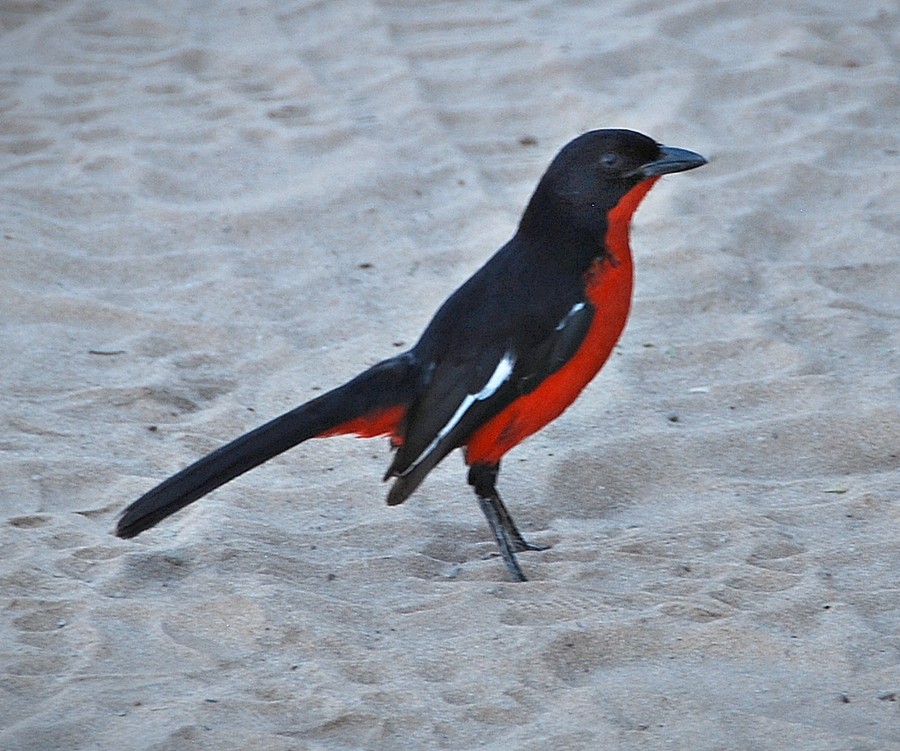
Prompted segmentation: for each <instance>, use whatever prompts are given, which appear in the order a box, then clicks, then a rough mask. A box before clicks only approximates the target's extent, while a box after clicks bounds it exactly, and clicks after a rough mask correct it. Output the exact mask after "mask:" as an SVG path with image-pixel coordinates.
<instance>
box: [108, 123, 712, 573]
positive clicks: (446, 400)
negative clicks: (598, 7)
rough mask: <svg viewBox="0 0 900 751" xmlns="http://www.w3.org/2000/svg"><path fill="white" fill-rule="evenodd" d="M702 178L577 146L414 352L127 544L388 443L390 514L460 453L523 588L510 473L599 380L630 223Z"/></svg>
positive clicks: (676, 156) (221, 475)
mask: <svg viewBox="0 0 900 751" xmlns="http://www.w3.org/2000/svg"><path fill="white" fill-rule="evenodd" d="M706 163H707V160H706V159H705V158H704V157H702V156H700V154H697V153H696V152H693V151H689V150H687V149H682V148H675V147H670V146H664V145H661V144H659V143H657V142H656V141H655V140H653V139H652V138H650V137H648V136H646V135H643V134H641V133H638V132H636V131H633V130H625V129H610V128H606V129H598V130H591V131H588V132H586V133H584V134H582V135H580V136H578V137H577V138H575V139H574V140H572V141H570V142H569V143H567V144H566V145H565V146H564V147H563V148H562V149H561V150H560V151H559V153H558V154H557V155H556V157H554V159H553V160H552V162H551V163H550V165H549V167H548V168H547V170H546V172H545V173H544V175H543V176H542V177H541V179H540V181H539V182H538V184H537V187H536V188H535V190H534V193H533V194H532V196H531V198H530V200H529V201H528V203H527V205H526V208H525V211H524V212H523V214H522V217H521V219H520V221H519V224H518V227H517V229H516V231H515V232H514V234H513V236H512V238H511V239H510V240H509V241H508V242H507V243H506V244H504V245H503V246H502V247H501V248H500V249H499V250H498V251H497V252H496V253H495V254H494V255H493V256H491V257H490V258H489V259H488V260H487V262H485V263H484V265H483V266H482V267H481V268H480V269H479V270H478V271H476V272H475V273H474V274H473V275H472V276H471V277H470V278H469V279H468V280H467V281H466V282H464V283H463V284H462V286H460V287H459V288H458V289H457V290H456V291H455V292H454V293H453V294H452V295H451V296H450V297H449V298H448V299H447V300H446V301H445V302H444V303H443V305H441V307H440V308H439V309H438V311H437V312H436V313H435V315H434V317H433V318H432V319H431V322H430V323H429V324H428V325H427V326H426V328H425V330H424V332H423V333H422V335H421V337H420V338H419V340H418V341H417V342H416V344H415V345H414V346H413V347H412V348H410V349H408V350H407V351H405V352H402V353H400V354H397V355H395V356H393V357H390V358H388V359H386V360H383V361H381V362H379V363H377V364H375V365H373V366H372V367H370V368H368V369H366V370H364V371H363V372H361V373H360V374H359V375H357V376H356V377H355V378H353V379H351V380H350V381H348V382H346V383H344V384H343V385H341V386H338V387H336V388H334V389H332V390H330V391H328V392H326V393H324V394H322V395H320V396H318V397H317V398H314V399H312V400H310V401H308V402H306V403H305V404H302V405H300V406H299V407H296V408H294V409H292V410H291V411H289V412H286V413H285V414H283V415H281V416H279V417H276V418H274V419H272V420H271V421H269V422H267V423H265V424H264V425H262V426H261V427H258V428H256V429H255V430H252V431H250V432H248V433H246V434H244V435H242V436H240V437H239V438H236V439H235V440H233V441H231V442H230V443H228V444H226V445H224V446H222V447H221V448H219V449H217V450H215V451H213V452H212V453H210V454H208V455H207V456H205V457H203V458H201V459H199V460H198V461H196V462H194V463H193V464H191V465H190V466H188V467H186V468H185V469H183V470H181V471H180V472H178V473H177V474H175V475H173V476H171V477H169V478H168V479H167V480H164V481H163V482H162V483H160V484H159V485H157V486H156V487H154V488H152V489H151V490H149V491H148V492H147V493H145V494H144V495H142V496H141V497H140V498H138V499H137V500H136V501H134V502H133V503H132V504H131V505H129V506H128V507H127V508H126V509H125V510H124V511H123V512H122V514H121V516H120V518H119V520H118V523H117V526H116V529H115V534H116V535H117V536H118V537H121V538H132V537H135V536H136V535H138V534H140V533H141V532H143V531H145V530H147V529H149V528H151V527H153V526H154V525H156V524H157V523H158V522H160V521H161V520H163V519H165V518H166V517H168V516H170V515H171V514H174V513H175V512H177V511H179V510H180V509H182V508H184V507H185V506H187V505H188V504H190V503H192V502H194V501H196V500H197V499H199V498H201V497H203V496H205V495H206V494H208V493H210V492H211V491H213V490H215V489H216V488H218V487H220V486H222V485H224V484H225V483H227V482H229V481H231V480H233V479H234V478H236V477H238V476H239V475H242V474H243V473H245V472H247V471H248V470H251V469H253V468H254V467H256V466H258V465H260V464H262V463H263V462H266V461H268V460H269V459H271V458H272V457H274V456H277V455H278V454H281V453H282V452H284V451H287V450H288V449H290V448H293V447H294V446H296V445H298V444H300V443H302V442H304V441H306V440H309V439H311V438H325V437H329V436H335V435H356V436H359V437H364V438H374V437H388V438H389V439H390V448H391V450H392V451H393V457H392V460H391V462H390V465H389V466H388V468H387V472H386V473H385V475H384V478H383V479H384V480H392V481H393V484H392V485H391V487H390V490H389V492H388V494H387V503H388V505H391V506H394V505H397V504H400V503H403V502H404V501H405V500H406V499H407V498H409V496H410V495H411V494H412V493H413V492H414V491H415V490H416V489H417V488H418V487H419V485H420V483H421V482H422V481H423V480H424V479H425V477H426V475H427V474H428V473H429V472H430V471H431V470H432V469H433V468H434V467H435V466H436V465H437V464H438V463H439V462H440V461H441V460H442V459H444V457H446V456H447V455H448V454H450V453H451V452H452V451H454V450H455V449H461V450H462V453H463V457H464V460H465V463H466V465H467V467H468V474H467V481H468V484H469V485H470V486H471V487H472V489H473V490H474V492H475V496H476V498H477V500H478V503H479V506H480V508H481V511H482V512H483V514H484V516H485V518H486V520H487V523H488V526H489V527H490V531H491V533H492V535H493V537H494V539H495V541H496V543H497V547H498V549H499V552H500V555H501V556H502V559H503V561H504V563H505V565H506V568H507V570H508V574H509V576H510V578H511V579H512V580H513V581H526V580H527V578H526V576H525V574H524V572H523V570H522V568H521V566H520V564H519V561H518V559H517V557H516V554H517V553H521V552H524V551H530V550H544V549H546V546H543V545H538V544H535V543H531V542H528V541H526V540H525V538H524V537H523V536H522V533H521V532H520V531H519V529H518V527H517V526H516V524H515V522H514V521H513V518H512V515H511V514H510V512H509V510H508V509H507V507H506V505H505V504H504V502H503V500H502V499H501V497H500V494H499V493H498V491H497V487H496V486H497V479H498V475H499V471H500V463H501V460H502V458H503V457H504V456H505V455H506V454H507V452H509V451H510V450H511V449H512V448H513V447H515V446H516V445H518V444H519V443H520V442H521V441H523V440H524V439H525V438H527V437H528V436H530V435H532V434H533V433H535V432H537V431H538V430H540V429H541V428H543V427H544V426H545V425H547V423H549V422H551V421H552V420H554V419H556V418H557V417H558V416H559V415H560V414H562V412H563V411H564V410H565V409H566V408H567V407H569V405H570V404H572V402H574V401H575V399H576V398H577V397H578V395H579V394H580V393H581V391H582V390H583V389H584V387H585V386H587V384H588V383H589V382H590V381H591V380H592V379H593V378H594V376H595V375H596V374H597V373H598V372H599V371H600V369H601V367H602V366H603V364H604V363H605V362H606V360H607V359H608V358H609V356H610V354H611V352H612V350H613V347H614V345H615V344H616V342H617V340H618V339H619V336H620V335H621V333H622V330H623V329H624V327H625V322H626V320H627V318H628V313H629V309H630V306H631V297H632V287H633V260H632V253H631V248H630V245H629V231H630V225H631V219H632V215H633V214H634V212H635V210H636V209H637V208H638V205H639V204H640V203H641V201H642V200H643V198H644V196H645V195H646V194H647V192H648V191H649V190H650V189H651V188H652V187H653V185H654V184H655V183H656V182H657V181H658V180H659V179H660V177H661V176H663V175H666V174H670V173H676V172H683V171H686V170H692V169H695V168H697V167H700V166H702V165H704V164H706Z"/></svg>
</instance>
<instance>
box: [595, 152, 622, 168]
mask: <svg viewBox="0 0 900 751" xmlns="http://www.w3.org/2000/svg"><path fill="white" fill-rule="evenodd" d="M621 164H622V157H620V156H619V155H618V154H616V153H615V152H613V151H610V152H608V153H606V154H604V155H603V156H601V157H600V166H601V167H603V169H607V170H614V169H617V168H618V167H620V166H621Z"/></svg>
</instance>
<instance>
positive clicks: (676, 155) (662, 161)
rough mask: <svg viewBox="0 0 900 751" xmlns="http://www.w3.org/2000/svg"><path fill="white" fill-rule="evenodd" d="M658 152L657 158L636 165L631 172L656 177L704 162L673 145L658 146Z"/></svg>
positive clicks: (696, 155) (700, 157)
mask: <svg viewBox="0 0 900 751" xmlns="http://www.w3.org/2000/svg"><path fill="white" fill-rule="evenodd" d="M659 152H660V154H659V159H654V160H653V161H652V162H647V164H645V165H643V166H641V167H638V168H637V169H636V170H635V171H634V173H632V174H634V175H641V176H642V177H658V176H659V175H668V174H670V173H672V172H684V171H685V170H689V169H695V168H696V167H702V166H703V165H704V164H706V159H704V158H703V157H702V156H700V155H699V154H697V153H696V152H693V151H688V150H687V149H676V148H675V147H674V146H660V147H659Z"/></svg>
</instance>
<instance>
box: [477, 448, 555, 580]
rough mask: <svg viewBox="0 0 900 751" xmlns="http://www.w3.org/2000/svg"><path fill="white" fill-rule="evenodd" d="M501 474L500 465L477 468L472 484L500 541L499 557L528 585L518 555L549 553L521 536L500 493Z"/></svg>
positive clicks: (518, 578) (498, 543)
mask: <svg viewBox="0 0 900 751" xmlns="http://www.w3.org/2000/svg"><path fill="white" fill-rule="evenodd" d="M499 472H500V465H499V464H495V465H491V464H474V465H472V467H471V468H470V469H469V484H470V485H471V486H472V487H473V488H474V489H475V493H476V495H477V496H478V503H479V505H480V506H481V510H482V512H483V513H484V516H485V518H486V519H487V521H488V524H489V525H490V527H491V532H493V534H494V538H495V539H496V540H497V546H498V547H499V548H500V555H501V556H503V561H504V563H506V568H507V569H509V572H510V574H512V576H513V578H514V579H516V580H517V581H526V579H525V575H524V574H523V573H522V569H521V568H519V563H518V561H517V560H516V556H515V554H516V553H521V552H522V551H524V550H546V549H547V546H546V545H534V544H532V543H530V542H528V541H527V540H525V538H524V537H522V533H521V532H519V529H518V527H516V524H515V522H514V521H513V518H512V515H511V514H510V513H509V510H508V509H507V508H506V506H505V505H504V504H503V501H502V499H501V498H500V494H499V493H498V492H497V487H496V484H497V474H498V473H499Z"/></svg>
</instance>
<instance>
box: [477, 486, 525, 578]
mask: <svg viewBox="0 0 900 751" xmlns="http://www.w3.org/2000/svg"><path fill="white" fill-rule="evenodd" d="M478 504H479V505H480V506H481V510H482V511H483V512H484V517H485V518H486V519H487V520H488V524H489V525H490V527H491V532H493V533H494V539H495V540H497V547H498V548H500V555H501V556H503V562H504V563H505V564H506V568H507V570H508V571H509V573H510V575H511V576H512V578H513V579H515V580H516V581H520V582H524V581H528V578H527V577H526V576H525V574H523V573H522V569H521V568H520V566H519V562H518V561H517V560H516V554H515V552H513V547H512V545H511V544H510V541H509V538H508V537H507V535H506V530H505V529H504V528H503V524H502V523H501V521H500V517H498V516H497V509H496V508H494V504H492V503H491V500H490V498H482V497H481V496H480V495H479V496H478Z"/></svg>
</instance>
